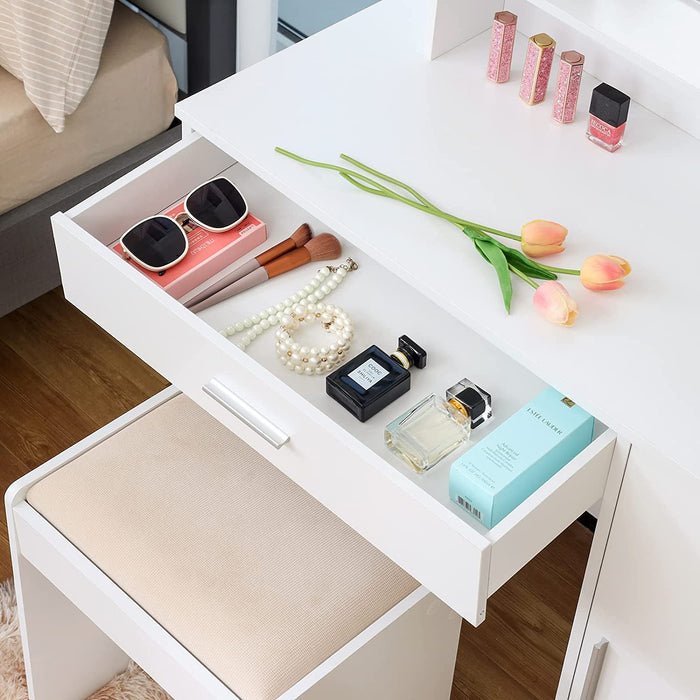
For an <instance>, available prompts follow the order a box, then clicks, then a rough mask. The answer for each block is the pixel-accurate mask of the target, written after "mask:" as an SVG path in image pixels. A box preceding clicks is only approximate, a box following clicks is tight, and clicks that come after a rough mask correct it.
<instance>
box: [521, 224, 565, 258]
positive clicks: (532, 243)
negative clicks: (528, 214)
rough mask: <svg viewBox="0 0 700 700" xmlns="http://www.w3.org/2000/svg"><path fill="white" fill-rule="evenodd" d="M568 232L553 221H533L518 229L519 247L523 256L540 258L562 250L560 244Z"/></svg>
mask: <svg viewBox="0 0 700 700" xmlns="http://www.w3.org/2000/svg"><path fill="white" fill-rule="evenodd" d="M567 233H568V230H567V229H566V228H565V227H564V226H562V225H561V224H557V223H555V222H554V221H543V220H542V219H535V220H534V221H531V222H530V223H529V224H525V225H524V226H523V227H522V228H521V229H520V245H521V247H522V249H523V253H525V255H529V256H530V257H531V258H541V257H543V256H544V255H554V254H555V253H561V252H562V250H564V248H563V246H562V243H563V242H564V239H565V238H566V234H567Z"/></svg>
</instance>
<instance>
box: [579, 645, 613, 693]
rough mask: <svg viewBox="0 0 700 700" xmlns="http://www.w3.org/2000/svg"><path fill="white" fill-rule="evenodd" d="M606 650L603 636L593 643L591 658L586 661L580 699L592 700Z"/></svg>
mask: <svg viewBox="0 0 700 700" xmlns="http://www.w3.org/2000/svg"><path fill="white" fill-rule="evenodd" d="M607 650H608V640H607V639H605V637H603V638H602V639H601V640H600V641H599V642H598V643H597V644H594V645H593V649H592V651H591V660H590V661H589V662H588V671H587V672H586V680H585V681H584V682H583V691H582V692H581V700H593V698H594V697H595V691H596V689H597V688H598V680H599V679H600V672H601V671H602V669H603V661H604V660H605V652H606V651H607Z"/></svg>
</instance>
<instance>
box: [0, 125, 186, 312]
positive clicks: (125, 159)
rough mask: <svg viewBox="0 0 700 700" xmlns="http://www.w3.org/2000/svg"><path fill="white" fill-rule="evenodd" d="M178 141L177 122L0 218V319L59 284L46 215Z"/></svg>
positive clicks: (78, 200)
mask: <svg viewBox="0 0 700 700" xmlns="http://www.w3.org/2000/svg"><path fill="white" fill-rule="evenodd" d="M180 137H181V127H180V125H179V124H178V125H177V126H173V127H171V128H170V129H168V130H167V131H164V132H162V133H161V134H158V135H157V136H154V137H153V138H152V139H149V140H148V141H144V142H143V143H141V144H139V145H138V146H135V147H134V148H132V149H130V150H128V151H126V153H122V154H121V155H118V156H116V157H115V158H112V160H108V161H107V162H106V163H102V165H98V166H97V167H95V168H93V169H92V170H88V172H86V173H83V174H82V175H78V177H76V178H73V179H72V180H69V181H68V182H65V183H63V184H62V185H59V186H58V187H56V188H54V189H52V190H49V191H48V192H46V193H44V194H42V195H41V196H39V197H36V198H35V199H32V200H31V201H29V202H27V203H26V204H23V205H21V206H19V207H16V208H15V209H12V210H10V211H8V212H6V213H5V214H2V215H1V216H0V316H4V315H5V314H7V313H9V312H10V311H13V310H14V309H16V308H18V307H20V306H22V305H23V304H26V303H27V302H29V301H31V300H32V299H35V298H36V297H38V296H40V295H42V294H44V293H45V292H48V291H49V290H50V289H53V288H54V287H57V286H58V285H59V284H61V276H60V273H59V270H58V260H57V259H56V248H55V246H54V242H53V234H52V231H51V222H50V217H51V215H52V214H54V213H55V212H57V211H66V210H68V209H70V208H71V207H73V206H75V205H76V204H78V203H79V202H81V201H82V200H84V199H86V198H87V197H89V196H90V195H91V194H94V193H95V192H97V191H98V190H100V189H102V188H103V187H105V186H106V185H108V184H109V183H110V182H114V180H116V179H118V178H119V177H121V176H122V175H124V174H126V173H127V172H129V171H130V170H132V169H133V168H135V167H136V166H137V165H140V164H141V163H143V162H145V161H147V160H148V159H149V158H152V157H153V156H154V155H156V154H157V153H160V151H162V150H164V149H165V148H167V147H168V146H171V145H172V144H174V143H176V142H177V141H179V140H180Z"/></svg>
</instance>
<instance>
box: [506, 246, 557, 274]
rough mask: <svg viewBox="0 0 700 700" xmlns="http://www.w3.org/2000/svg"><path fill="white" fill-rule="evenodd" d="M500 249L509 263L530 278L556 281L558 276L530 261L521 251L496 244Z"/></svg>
mask: <svg viewBox="0 0 700 700" xmlns="http://www.w3.org/2000/svg"><path fill="white" fill-rule="evenodd" d="M496 245H498V247H499V248H501V250H502V251H503V254H504V255H505V256H506V259H507V260H508V262H509V263H510V264H511V265H512V266H513V267H515V268H517V269H518V270H520V272H524V273H525V274H526V275H527V276H528V277H534V278H535V279H540V280H555V279H557V276H556V274H555V273H554V272H552V271H551V270H547V269H546V268H544V267H542V265H540V264H539V263H536V262H535V261H534V260H530V258H528V257H527V256H526V255H523V253H521V252H520V251H519V250H516V249H515V248H511V247H510V246H504V245H502V244H500V243H498V242H496Z"/></svg>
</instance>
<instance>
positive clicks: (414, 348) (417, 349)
mask: <svg viewBox="0 0 700 700" xmlns="http://www.w3.org/2000/svg"><path fill="white" fill-rule="evenodd" d="M396 352H397V353H399V354H400V355H402V356H403V357H405V358H406V360H407V361H408V367H413V366H414V365H415V366H416V367H418V369H423V367H425V363H426V362H427V360H428V353H426V352H425V350H423V348H422V347H421V346H420V345H418V343H416V342H415V341H413V340H411V339H410V338H409V337H408V336H407V335H402V336H400V337H399V347H398V349H397V351H396ZM397 359H398V360H399V362H401V364H405V363H404V362H403V358H402V357H398V358H397ZM408 367H406V369H408Z"/></svg>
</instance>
